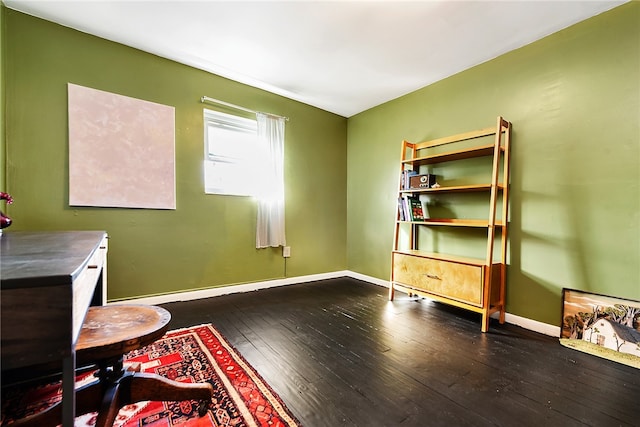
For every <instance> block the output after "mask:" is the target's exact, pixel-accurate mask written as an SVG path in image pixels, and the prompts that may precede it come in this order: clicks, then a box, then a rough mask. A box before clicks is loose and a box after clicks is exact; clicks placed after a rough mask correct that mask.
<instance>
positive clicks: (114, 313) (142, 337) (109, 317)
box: [16, 304, 213, 427]
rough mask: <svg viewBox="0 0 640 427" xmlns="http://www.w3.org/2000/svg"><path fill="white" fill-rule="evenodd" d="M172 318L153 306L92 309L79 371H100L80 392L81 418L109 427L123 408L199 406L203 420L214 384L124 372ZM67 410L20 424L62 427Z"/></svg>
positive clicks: (78, 356)
mask: <svg viewBox="0 0 640 427" xmlns="http://www.w3.org/2000/svg"><path fill="white" fill-rule="evenodd" d="M169 320H171V314H169V312H168V311H167V310H165V309H163V308H160V307H155V306H149V305H131V304H130V305H108V306H101V307H90V308H89V311H88V312H87V316H86V318H85V320H84V323H83V325H82V330H81V331H80V337H79V339H78V343H77V344H76V361H77V364H78V366H86V365H89V364H91V365H97V366H98V368H99V370H98V373H97V374H96V376H97V378H98V381H95V382H92V383H90V384H88V385H86V386H84V387H81V388H79V389H77V390H76V414H86V413H88V412H96V411H97V412H98V419H97V421H96V427H109V426H112V425H113V422H114V420H115V418H116V416H117V415H118V411H119V410H120V408H121V407H123V406H125V405H128V404H131V403H135V402H141V401H145V400H156V401H181V400H190V399H195V400H199V401H200V406H199V408H198V411H199V414H200V415H201V416H202V415H204V414H205V413H206V411H207V410H208V406H209V403H210V402H211V398H212V396H213V387H212V386H211V384H209V383H196V384H191V383H181V382H178V381H172V380H169V379H167V378H164V377H162V376H160V375H156V374H146V373H141V372H140V365H139V364H138V365H137V366H134V367H131V368H129V369H126V370H125V369H124V366H123V357H124V355H125V354H126V353H128V352H129V351H132V350H136V349H139V348H142V347H144V346H146V345H149V344H151V343H153V342H154V341H156V340H157V339H159V338H161V337H162V336H163V335H164V334H165V332H166V331H167V328H168V325H169ZM61 416H62V405H60V404H56V405H55V406H53V407H51V408H49V409H47V410H46V411H43V412H41V413H39V414H35V415H33V416H32V417H28V418H25V419H23V420H19V421H18V423H16V426H17V425H20V426H28V425H33V426H45V425H58V424H59V423H60V420H61V419H62V418H61Z"/></svg>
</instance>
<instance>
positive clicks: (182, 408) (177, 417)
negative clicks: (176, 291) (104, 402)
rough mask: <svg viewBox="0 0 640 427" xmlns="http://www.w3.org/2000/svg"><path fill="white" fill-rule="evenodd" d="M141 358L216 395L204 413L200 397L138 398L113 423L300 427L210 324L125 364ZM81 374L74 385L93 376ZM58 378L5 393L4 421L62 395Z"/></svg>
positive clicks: (84, 421) (149, 368)
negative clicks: (205, 384) (209, 386)
mask: <svg viewBox="0 0 640 427" xmlns="http://www.w3.org/2000/svg"><path fill="white" fill-rule="evenodd" d="M134 362H139V363H142V371H143V372H149V373H157V374H159V375H162V376H165V377H167V378H170V379H172V380H177V381H182V382H205V381H208V382H209V383H211V384H212V385H213V388H214V390H215V391H214V397H213V399H212V402H211V405H210V407H209V411H208V412H207V414H206V415H205V416H203V417H199V416H198V413H197V405H198V402H196V401H184V402H139V403H136V404H133V405H128V406H126V407H124V408H122V410H121V411H120V413H119V414H118V418H117V419H116V422H115V424H114V426H119V427H120V426H122V427H133V426H147V427H169V426H178V425H179V426H186V427H190V426H203V427H204V426H215V427H221V426H225V427H226V426H233V427H239V426H270V427H271V426H273V427H285V426H289V427H298V426H299V423H298V421H297V420H296V419H295V418H294V416H293V415H292V414H291V412H290V411H289V410H288V409H287V408H286V406H285V405H284V403H283V402H282V401H281V399H280V398H279V397H278V396H277V395H276V394H275V392H274V391H273V390H271V388H270V387H269V386H268V385H267V383H266V382H265V381H264V380H263V379H262V378H261V377H260V376H259V375H258V374H257V373H256V372H255V370H254V369H253V368H252V367H251V366H250V365H249V363H247V361H245V360H244V358H243V357H242V356H241V355H240V354H239V353H238V352H237V351H236V350H235V349H234V348H233V347H232V346H231V345H230V344H229V343H228V342H227V341H226V339H225V338H224V337H223V336H222V335H221V334H220V333H219V332H218V331H217V330H216V329H215V328H213V326H211V325H201V326H196V327H193V328H188V329H181V330H177V331H171V332H168V333H167V334H166V335H165V336H164V337H163V338H162V339H160V340H158V341H156V342H155V343H153V344H151V345H150V346H147V347H145V348H142V349H140V350H137V351H133V352H131V353H129V354H127V355H126V357H125V364H127V363H134ZM92 380H93V378H92V376H91V375H90V374H89V375H86V376H84V377H79V378H78V379H77V382H76V386H79V385H81V384H82V383H84V382H87V381H92ZM60 392H61V386H60V383H55V384H49V385H47V386H43V387H39V388H37V389H33V388H32V389H29V390H24V389H23V390H17V389H16V390H8V391H5V392H4V393H3V394H4V395H3V398H2V400H3V403H2V406H3V408H2V421H3V423H2V425H5V424H9V423H10V422H11V420H12V419H17V418H21V417H23V416H25V415H29V414H32V413H36V412H38V411H40V410H42V409H45V408H47V407H48V406H49V405H51V404H53V403H55V402H57V401H59V400H60ZM95 420H96V414H95V413H91V414H85V415H83V416H80V417H78V418H76V421H75V425H76V427H85V426H93V425H94V424H95Z"/></svg>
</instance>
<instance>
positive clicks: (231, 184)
mask: <svg viewBox="0 0 640 427" xmlns="http://www.w3.org/2000/svg"><path fill="white" fill-rule="evenodd" d="M257 132H258V130H257V122H256V120H255V119H247V118H244V117H238V116H233V115H230V114H225V113H220V112H217V111H212V110H207V109H205V110H204V150H205V153H204V154H205V156H204V190H205V193H208V194H230V195H237V196H251V195H253V192H252V187H254V186H255V182H256V178H255V176H256V174H255V173H252V172H255V171H256V170H257V166H258V162H257V157H258V151H259V150H258V136H257Z"/></svg>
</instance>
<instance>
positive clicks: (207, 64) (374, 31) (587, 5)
mask: <svg viewBox="0 0 640 427" xmlns="http://www.w3.org/2000/svg"><path fill="white" fill-rule="evenodd" d="M3 1H4V4H5V5H6V6H7V7H9V8H11V9H15V10H18V11H21V12H24V13H27V14H30V15H34V16H37V17H39V18H43V19H46V20H49V21H52V22H56V23H59V24H61V25H64V26H67V27H70V28H74V29H77V30H80V31H83V32H85V33H89V34H93V35H96V36H99V37H102V38H105V39H108V40H112V41H115V42H118V43H122V44H124V45H127V46H131V47H134V48H137V49H140V50H143V51H146V52H150V53H153V54H155V55H158V56H161V57H164V58H168V59H171V60H174V61H177V62H180V63H184V64H187V65H190V66H193V67H196V68H199V69H202V70H205V71H208V72H211V73H214V74H217V75H220V76H223V77H226V78H229V79H231V80H235V81H238V82H241V83H245V84H248V85H251V86H254V87H258V88H261V89H265V90H267V91H270V92H273V93H276V94H279V95H282V96H285V97H288V98H291V99H294V100H297V101H300V102H304V103H306V104H309V105H313V106H315V107H318V108H321V109H323V110H326V111H330V112H332V113H335V114H338V115H341V116H344V117H350V116H352V115H354V114H357V113H359V112H362V111H364V110H367V109H369V108H371V107H374V106H376V105H379V104H382V103H384V102H387V101H389V100H392V99H395V98H397V97H399V96H402V95H404V94H407V93H409V92H412V91H414V90H417V89H419V88H421V87H424V86H427V85H429V84H431V83H434V82H436V81H438V80H441V79H443V78H446V77H448V76H450V75H453V74H455V73H458V72H460V71H463V70H465V69H468V68H470V67H473V66H475V65H477V64H480V63H483V62H486V61H488V60H490V59H492V58H495V57H497V56H499V55H502V54H504V53H506V52H509V51H511V50H514V49H517V48H519V47H521V46H524V45H526V44H529V43H531V42H533V41H536V40H538V39H540V38H542V37H545V36H547V35H549V34H552V33H554V32H556V31H559V30H561V29H563V28H566V27H568V26H570V25H573V24H575V23H577V22H580V21H582V20H584V19H587V18H590V17H592V16H594V15H597V14H599V13H602V12H604V11H606V10H609V9H612V8H614V7H616V6H618V5H620V4H622V3H625V2H626V1H627V0H604V1H597V0H568V1H545V0H516V1H502V0H496V1H486V0H467V1H456V0H430V1H355V0H354V1H202V0H201V1H178V0H163V1H132V0H110V1H100V0H90V1H86V0H85V1H78V0H76V1H66V0H46V1H45V0H3ZM203 95H205V94H203ZM206 95H210V96H214V97H215V94H206Z"/></svg>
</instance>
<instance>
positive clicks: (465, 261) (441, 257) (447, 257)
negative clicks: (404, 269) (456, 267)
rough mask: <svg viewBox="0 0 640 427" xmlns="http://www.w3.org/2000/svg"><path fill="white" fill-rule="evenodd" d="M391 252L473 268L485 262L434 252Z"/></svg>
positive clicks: (415, 250)
mask: <svg viewBox="0 0 640 427" xmlns="http://www.w3.org/2000/svg"><path fill="white" fill-rule="evenodd" d="M393 252H394V253H397V254H404V255H413V256H419V257H421V258H432V259H438V260H442V261H450V262H457V263H459V264H466V265H474V266H483V265H485V260H484V259H481V258H471V257H463V256H458V255H451V254H440V253H436V252H426V251H420V250H417V249H404V250H394V251H393Z"/></svg>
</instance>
